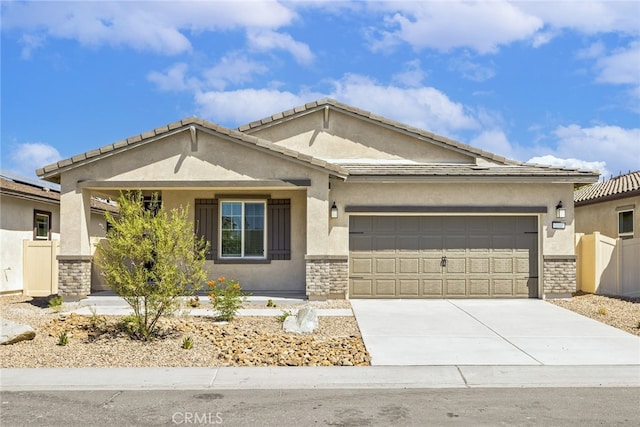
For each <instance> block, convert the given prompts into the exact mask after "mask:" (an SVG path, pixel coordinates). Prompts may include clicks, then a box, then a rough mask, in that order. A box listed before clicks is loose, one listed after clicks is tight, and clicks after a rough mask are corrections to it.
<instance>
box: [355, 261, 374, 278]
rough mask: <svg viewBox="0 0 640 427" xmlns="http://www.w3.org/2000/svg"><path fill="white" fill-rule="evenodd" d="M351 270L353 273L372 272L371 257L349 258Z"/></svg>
mask: <svg viewBox="0 0 640 427" xmlns="http://www.w3.org/2000/svg"><path fill="white" fill-rule="evenodd" d="M350 267H351V272H352V273H354V274H372V273H373V259H371V258H363V259H359V258H355V259H354V258H352V259H351V266H350Z"/></svg>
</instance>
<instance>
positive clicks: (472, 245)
mask: <svg viewBox="0 0 640 427" xmlns="http://www.w3.org/2000/svg"><path fill="white" fill-rule="evenodd" d="M490 247H491V236H489V235H479V236H469V240H468V243H467V248H468V249H469V250H470V251H472V252H483V253H488V252H489V248H490Z"/></svg>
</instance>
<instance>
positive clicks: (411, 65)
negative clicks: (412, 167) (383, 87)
mask: <svg viewBox="0 0 640 427" xmlns="http://www.w3.org/2000/svg"><path fill="white" fill-rule="evenodd" d="M403 68H404V71H401V72H399V73H396V74H394V75H393V77H392V79H393V81H394V82H397V83H400V84H402V85H404V86H410V87H418V86H421V85H422V81H423V80H424V79H425V78H426V77H427V73H426V72H425V71H424V70H423V69H422V66H421V64H420V60H419V59H414V60H413V61H409V62H407V63H406V64H404V67H403Z"/></svg>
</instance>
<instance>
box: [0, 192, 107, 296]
mask: <svg viewBox="0 0 640 427" xmlns="http://www.w3.org/2000/svg"><path fill="white" fill-rule="evenodd" d="M0 207H1V212H0V293H2V292H14V291H22V289H23V282H24V275H23V269H24V264H23V253H22V251H23V248H22V242H23V241H24V240H33V211H34V209H37V210H42V211H47V212H51V239H52V240H60V206H59V205H58V204H53V203H51V204H50V203H44V202H38V201H33V200H25V199H19V198H16V197H10V196H6V195H2V196H0ZM89 230H90V236H92V237H91V239H92V241H93V242H97V241H99V239H100V238H101V237H104V235H105V231H106V222H105V219H104V216H103V215H102V214H98V213H92V214H91V222H90V227H89ZM94 247H95V246H94ZM92 253H93V252H92Z"/></svg>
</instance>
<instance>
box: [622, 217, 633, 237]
mask: <svg viewBox="0 0 640 427" xmlns="http://www.w3.org/2000/svg"><path fill="white" fill-rule="evenodd" d="M618 237H621V238H623V239H633V211H632V210H630V211H622V212H618Z"/></svg>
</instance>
